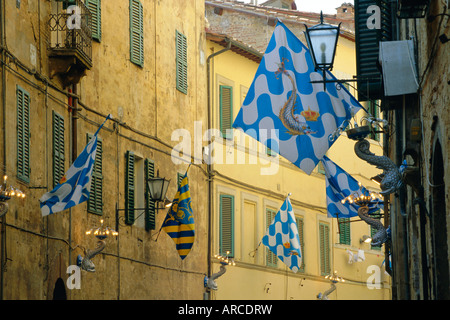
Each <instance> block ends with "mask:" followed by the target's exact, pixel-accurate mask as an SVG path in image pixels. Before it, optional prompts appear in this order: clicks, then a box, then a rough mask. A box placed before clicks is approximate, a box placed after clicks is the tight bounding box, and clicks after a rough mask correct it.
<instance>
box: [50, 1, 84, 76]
mask: <svg viewBox="0 0 450 320" xmlns="http://www.w3.org/2000/svg"><path fill="white" fill-rule="evenodd" d="M52 8H53V13H51V14H50V16H49V19H48V30H49V37H48V38H49V39H48V48H49V52H50V56H76V57H77V58H79V59H80V60H81V62H83V64H85V65H86V67H87V68H88V69H90V68H91V67H92V32H91V28H90V25H89V21H90V19H91V13H90V11H89V9H88V8H87V7H86V5H85V4H84V3H83V2H82V1H81V0H69V1H68V0H63V1H55V2H54V3H52Z"/></svg>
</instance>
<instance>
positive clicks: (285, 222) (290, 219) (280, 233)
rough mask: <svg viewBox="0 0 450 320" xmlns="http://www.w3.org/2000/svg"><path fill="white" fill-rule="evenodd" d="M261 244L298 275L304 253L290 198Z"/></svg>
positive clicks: (276, 216) (285, 202)
mask: <svg viewBox="0 0 450 320" xmlns="http://www.w3.org/2000/svg"><path fill="white" fill-rule="evenodd" d="M261 242H262V244H264V245H265V246H266V247H267V248H268V249H269V250H270V251H272V252H273V253H274V254H275V255H276V256H277V257H278V258H279V259H280V260H281V261H283V262H284V263H285V264H286V265H287V266H288V267H289V268H290V269H291V270H292V271H293V272H295V273H297V271H298V270H299V269H300V267H301V265H302V253H301V246H300V237H299V235H298V227H297V223H296V222H295V215H294V210H293V209H292V204H291V200H290V199H289V196H288V197H287V198H286V200H285V201H284V202H283V205H282V206H281V208H280V210H279V211H278V212H277V214H276V215H275V218H274V219H273V221H272V223H271V224H270V226H269V228H268V229H267V232H266V235H265V236H264V237H263V238H262V240H261Z"/></svg>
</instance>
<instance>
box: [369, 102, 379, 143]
mask: <svg viewBox="0 0 450 320" xmlns="http://www.w3.org/2000/svg"><path fill="white" fill-rule="evenodd" d="M377 104H378V103H377V101H374V100H369V105H368V108H367V111H369V113H370V114H371V115H372V116H374V117H375V118H379V117H380V108H379V107H378V105H377ZM372 130H373V131H372V132H370V135H369V137H370V139H373V140H376V141H380V133H378V132H374V131H378V130H380V128H378V127H376V128H372Z"/></svg>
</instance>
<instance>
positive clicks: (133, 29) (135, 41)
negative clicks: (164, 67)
mask: <svg viewBox="0 0 450 320" xmlns="http://www.w3.org/2000/svg"><path fill="white" fill-rule="evenodd" d="M130 60H131V62H133V63H134V64H137V65H138V66H141V67H142V66H143V65H144V9H143V7H142V4H141V2H140V1H138V0H130Z"/></svg>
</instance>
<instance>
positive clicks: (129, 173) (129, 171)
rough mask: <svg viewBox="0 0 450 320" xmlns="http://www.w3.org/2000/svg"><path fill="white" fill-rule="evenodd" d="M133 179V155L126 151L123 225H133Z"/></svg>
mask: <svg viewBox="0 0 450 320" xmlns="http://www.w3.org/2000/svg"><path fill="white" fill-rule="evenodd" d="M134 204H135V179H134V153H133V152H131V151H127V153H126V168H125V223H126V224H128V225H132V224H133V223H134V219H135V216H134Z"/></svg>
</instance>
